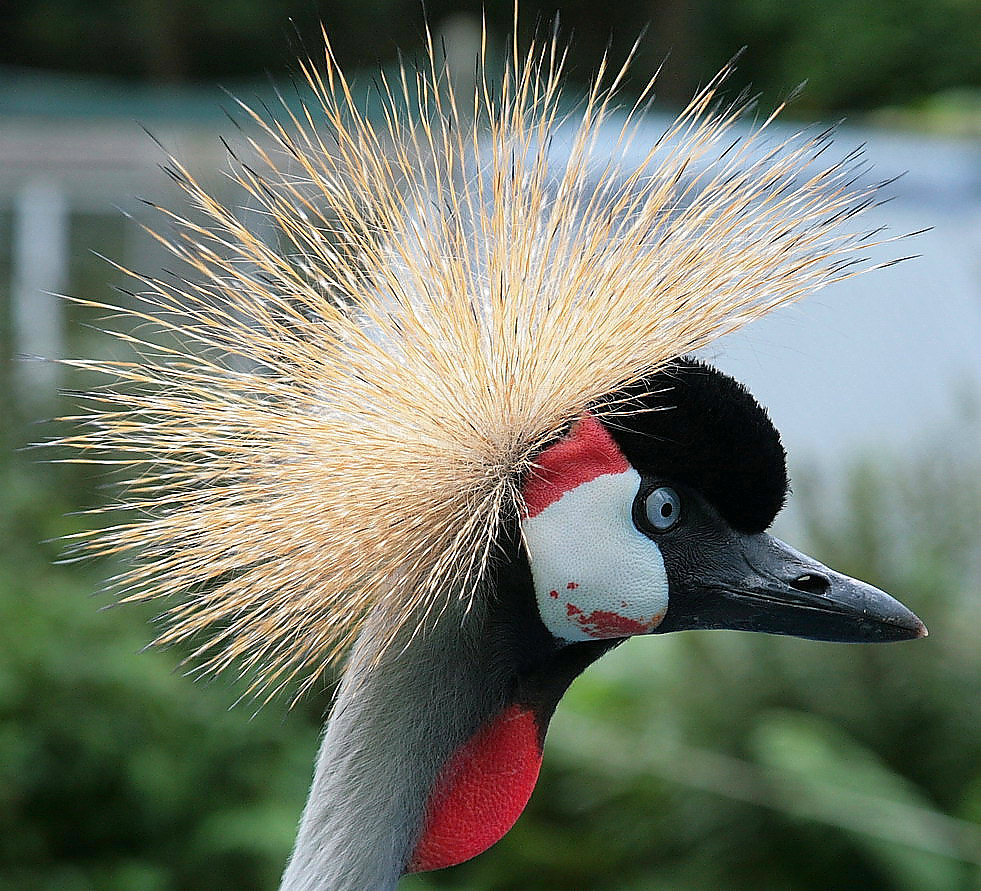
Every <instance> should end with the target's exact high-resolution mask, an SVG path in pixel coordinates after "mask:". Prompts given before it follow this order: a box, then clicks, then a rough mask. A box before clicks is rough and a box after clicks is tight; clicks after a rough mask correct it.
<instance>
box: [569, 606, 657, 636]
mask: <svg viewBox="0 0 981 891" xmlns="http://www.w3.org/2000/svg"><path fill="white" fill-rule="evenodd" d="M623 606H626V603H623ZM565 613H566V615H567V616H568V617H569V618H570V619H571V620H572V621H573V622H575V623H576V624H577V625H578V626H579V627H580V628H581V629H582V630H583V631H584V632H585V633H586V634H588V635H589V636H590V637H597V638H610V637H629V636H630V635H632V634H647V633H648V632H650V631H653V630H654V629H655V628H657V626H658V625H660V624H661V620H662V619H663V618H664V616H663V614H662V613H658V614H656V615H654V616H652V617H651V619H650V621H641V620H638V619H631V618H630V617H629V616H621V615H620V614H619V613H616V612H614V611H613V610H605V609H594V610H592V611H591V612H590V613H589V615H587V614H586V613H584V612H583V611H582V609H580V608H579V607H578V606H576V605H575V604H574V603H567V604H566V605H565Z"/></svg>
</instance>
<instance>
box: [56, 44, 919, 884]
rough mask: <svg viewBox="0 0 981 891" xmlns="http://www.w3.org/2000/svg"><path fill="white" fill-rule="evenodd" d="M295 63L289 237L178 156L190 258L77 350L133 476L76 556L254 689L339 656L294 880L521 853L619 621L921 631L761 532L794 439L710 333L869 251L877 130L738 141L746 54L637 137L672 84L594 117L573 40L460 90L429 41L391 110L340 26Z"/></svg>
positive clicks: (609, 78)
mask: <svg viewBox="0 0 981 891" xmlns="http://www.w3.org/2000/svg"><path fill="white" fill-rule="evenodd" d="M302 67H303V71H304V74H305V77H306V79H307V82H308V85H309V87H310V90H311V93H312V96H313V99H312V100H309V101H307V102H306V103H305V104H304V106H303V108H301V109H300V110H299V111H297V110H296V109H295V108H291V107H290V106H289V105H287V104H286V103H284V105H283V108H282V110H281V118H282V122H279V121H277V120H276V119H275V118H272V117H270V116H269V115H268V114H267V113H259V112H256V111H254V110H252V109H251V108H249V107H248V106H246V105H242V109H243V113H244V115H245V117H246V121H247V126H246V127H243V138H242V140H241V142H240V144H239V145H238V146H237V147H236V148H235V149H234V154H232V156H231V160H230V174H231V175H232V177H233V178H234V179H235V180H236V181H237V182H238V184H239V186H240V187H241V188H242V190H243V191H244V193H245V196H246V203H247V204H248V205H250V206H251V210H252V212H253V213H254V211H256V210H257V209H258V210H259V211H261V213H262V214H264V216H265V219H266V221H267V225H266V226H265V228H264V230H263V231H264V235H263V237H259V236H258V235H257V234H256V233H255V232H254V231H253V230H252V229H251V228H250V226H249V225H247V222H246V221H245V220H244V219H243V218H242V215H241V214H240V213H239V212H238V211H237V207H238V206H239V205H240V204H241V203H242V202H241V201H240V200H236V201H235V202H234V203H232V204H230V205H225V204H223V203H222V202H221V201H219V200H217V199H216V198H215V197H213V196H212V195H211V194H209V192H207V191H206V190H205V189H204V188H203V187H202V186H201V185H199V184H198V182H197V181H196V180H195V179H194V178H193V177H192V176H191V174H190V173H189V172H188V171H187V170H186V169H185V168H184V167H183V166H182V165H181V164H180V163H179V162H178V161H176V160H174V159H171V162H170V168H169V172H170V173H171V175H172V177H173V178H174V180H175V181H176V182H177V183H178V185H179V186H180V187H181V188H182V189H183V191H184V192H185V193H186V195H187V197H188V198H189V201H190V205H191V208H192V209H191V210H188V211H186V212H184V213H176V212H173V211H163V212H164V213H165V214H166V215H167V218H168V219H169V221H170V224H171V228H172V231H171V233H170V234H166V235H160V236H159V238H160V240H161V242H162V243H163V244H165V245H166V246H167V248H168V249H169V250H170V251H171V252H172V253H173V255H174V256H175V257H176V258H177V260H179V261H181V263H182V264H183V266H182V269H180V270H178V273H177V274H173V275H168V276H166V277H153V276H146V275H140V274H137V273H133V272H130V273H128V274H129V275H132V276H133V278H134V279H135V282H136V285H135V286H134V288H133V290H132V294H131V297H130V299H129V300H128V301H126V302H125V303H123V304H122V305H121V306H120V307H113V309H115V310H117V311H119V312H121V313H122V315H123V317H124V318H125V317H129V318H130V319H131V320H132V322H134V323H138V324H134V325H130V326H128V327H124V328H123V329H121V330H120V331H119V332H118V336H119V337H120V338H121V339H123V340H124V341H126V342H128V343H131V344H135V346H136V347H137V349H138V353H139V355H138V356H137V358H136V359H135V360H133V361H124V360H105V361H100V362H88V361H86V362H79V363H78V364H80V365H82V366H83V367H85V368H87V369H95V370H98V371H101V372H103V373H105V374H106V375H108V376H109V377H110V379H111V382H110V383H109V385H107V386H106V387H104V388H102V389H98V390H96V391H94V392H93V393H91V394H90V398H91V399H93V400H95V402H96V403H97V404H96V406H95V407H94V408H93V409H92V410H91V411H90V412H89V413H88V414H87V415H86V416H84V417H82V418H81V419H80V420H79V419H76V420H77V421H78V422H79V423H80V424H81V425H82V426H81V428H80V429H79V431H78V432H77V433H76V434H75V435H73V436H70V437H68V438H67V439H66V440H63V443H65V444H67V445H69V446H71V447H73V448H75V449H76V450H77V451H78V452H79V453H80V454H79V459H81V460H94V461H99V460H104V457H103V455H104V454H105V453H108V454H109V458H108V460H110V461H112V462H114V463H116V464H120V463H121V464H122V465H123V466H124V467H129V468H130V472H129V475H128V477H127V483H126V486H125V488H124V489H123V490H122V491H123V493H124V496H125V497H124V498H123V499H122V503H121V504H118V505H113V508H123V509H128V510H131V511H133V512H134V516H133V519H132V520H131V521H128V522H122V523H117V524H115V525H113V526H111V527H109V528H108V529H103V530H99V531H96V532H94V533H93V534H92V537H91V538H90V539H89V540H87V541H86V542H83V544H82V547H83V549H90V550H93V551H97V552H104V553H106V552H108V553H114V554H117V555H121V556H124V557H125V556H127V555H129V554H133V555H137V554H138V555H139V556H140V558H141V559H139V560H138V561H133V562H132V563H131V564H130V565H129V566H128V568H126V569H125V570H124V571H123V574H122V575H121V576H120V577H119V579H118V583H119V585H120V588H121V590H122V592H123V594H122V597H123V599H124V600H134V599H148V598H153V599H156V598H168V601H167V602H168V604H169V606H168V608H167V611H166V614H165V618H166V620H167V621H166V625H165V628H164V630H163V631H162V632H161V634H160V635H159V638H158V640H159V642H160V643H164V644H166V643H171V642H175V641H183V642H186V643H190V644H191V649H192V651H193V652H192V654H191V656H190V657H189V658H191V660H192V661H193V663H194V664H195V665H196V666H197V667H198V669H199V670H201V671H218V670H221V669H225V668H228V667H231V666H235V669H236V670H237V671H239V672H241V673H242V674H244V675H245V676H247V677H250V678H251V679H252V690H253V691H254V692H255V693H257V694H259V695H263V696H271V695H273V694H275V693H276V692H277V691H279V690H280V689H282V688H284V687H287V686H292V687H293V688H296V689H298V690H299V692H301V693H302V692H303V690H305V689H307V688H308V687H309V686H311V685H312V684H314V683H316V682H317V679H318V678H321V677H322V676H323V674H324V671H325V670H326V669H328V668H329V667H330V666H331V665H334V664H338V663H340V662H341V660H342V659H343V660H344V661H343V665H344V668H343V675H342V679H341V682H340V686H339V690H338V693H337V696H336V700H335V703H334V706H333V709H332V712H331V715H330V718H329V721H328V723H327V728H326V732H325V735H324V739H323V744H322V748H321V751H320V754H319V757H318V760H317V766H316V773H315V776H314V780H313V786H312V789H311V791H310V796H309V799H308V802H307V806H306V809H305V811H304V813H303V817H302V820H301V823H300V829H299V834H298V837H297V841H296V846H295V848H294V851H293V854H292V857H291V859H290V861H289V864H288V866H287V868H286V872H285V875H284V877H283V884H282V887H283V888H284V889H287V891H301V889H302V891H314V889H318V891H336V889H386V888H393V887H394V886H395V885H396V883H397V882H398V879H399V877H400V876H401V875H402V874H404V873H406V872H412V871H421V870H428V869H437V868H440V867H444V866H448V865H451V864H454V863H458V862H461V861H462V860H465V859H467V858H469V857H472V856H474V855H476V854H478V853H480V852H481V851H482V850H484V849H485V848H487V847H488V846H489V845H491V844H493V843H494V842H495V841H496V840H497V839H499V838H500V837H501V836H502V835H503V834H504V833H505V832H507V830H508V829H509V828H510V826H511V825H512V824H513V823H514V821H515V820H516V819H517V817H518V815H519V814H520V812H521V810H522V808H523V807H524V805H525V803H526V802H527V800H528V797H529V796H530V794H531V791H532V788H533V786H534V784H535V780H536V778H537V775H538V770H539V765H540V762H541V758H542V747H543V743H544V739H545V733H546V729H547V727H548V723H549V719H550V717H551V715H552V713H553V710H554V709H555V707H556V704H557V703H558V700H559V699H560V698H561V696H562V694H563V693H564V691H565V690H566V688H567V687H568V685H569V684H570V682H571V681H572V680H573V679H574V678H575V677H576V676H577V675H578V674H579V673H580V672H581V671H583V670H584V669H585V668H586V667H587V666H588V665H589V664H590V663H592V662H593V661H594V660H596V659H598V658H599V657H600V656H602V655H603V654H604V653H606V652H608V651H609V650H611V649H612V648H613V647H616V646H618V645H619V644H621V643H622V642H623V641H624V640H626V639H627V638H628V637H632V636H636V635H657V634H663V633H667V632H670V631H681V630H685V629H695V628H730V629H739V630H744V631H764V632H770V633H776V634H787V635H796V636H801V637H810V638H816V639H820V640H835V641H856V642H863V641H891V640H904V639H909V638H915V637H920V636H923V635H925V634H926V630H925V628H924V626H923V625H922V623H921V622H920V621H919V620H918V619H917V618H916V617H915V616H914V615H913V614H912V613H911V612H909V610H907V609H906V608H905V607H903V606H902V605H901V604H899V603H898V602H897V601H895V600H893V599H892V598H891V597H889V596H888V595H886V594H884V593H883V592H881V591H878V590H876V589H875V588H872V587H871V586H869V585H866V584H863V583H862V582H859V581H856V580H854V579H850V578H848V577H846V576H843V575H841V574H839V573H836V572H834V571H833V570H831V569H829V568H827V567H825V566H823V565H821V564H820V563H818V562H817V561H816V560H814V559H812V558H810V557H807V556H805V555H804V554H801V553H799V552H797V551H795V550H794V549H793V548H791V547H789V546H788V545H786V544H784V543H782V542H780V541H778V540H777V539H775V538H772V537H770V536H769V535H767V533H766V531H765V530H766V529H767V528H768V527H769V525H770V523H771V521H772V520H773V518H774V516H775V515H776V513H777V512H778V511H779V509H780V508H781V506H782V504H783V502H784V499H785V496H786V492H787V474H786V470H785V465H784V453H783V449H782V446H781V444H780V439H779V436H778V434H777V432H776V430H775V429H774V427H773V425H772V424H771V423H770V421H769V419H768V417H767V415H766V413H765V411H764V410H763V409H762V408H761V407H760V406H759V405H758V404H757V403H756V401H755V400H754V399H753V397H752V396H751V395H750V394H749V393H748V392H747V391H746V390H745V389H744V388H743V387H742V386H741V385H740V384H738V383H736V382H735V381H733V380H732V379H731V378H729V377H727V376H725V375H724V374H722V373H720V372H718V371H716V370H714V369H712V368H711V367H709V366H707V365H705V364H702V363H701V362H699V361H697V360H694V359H691V358H687V356H689V354H691V353H692V352H693V351H695V350H698V349H699V348H702V347H704V346H705V345H706V344H708V343H710V342H712V341H713V340H714V339H715V338H717V337H719V336H720V335H723V334H726V333H729V332H731V331H734V330H736V329H738V328H740V327H741V326H742V325H744V324H745V323H747V322H749V321H751V320H752V319H755V318H757V317H759V316H761V315H763V314H765V313H766V312H769V311H770V310H771V309H774V308H776V307H778V306H781V305H783V304H786V303H788V302H789V301H792V300H794V299H796V298H797V297H799V296H801V295H802V294H803V293H805V292H807V291H810V290H814V289H815V288H817V287H820V286H822V285H824V284H827V283H828V282H831V281H835V280H837V279H840V278H843V277H846V276H848V275H852V274H854V273H855V272H856V271H859V270H860V269H861V268H862V263H863V261H862V258H861V253H860V252H861V251H863V250H864V249H865V248H867V247H868V246H869V244H870V243H871V239H872V238H873V237H874V236H873V234H872V233H867V232H863V231H862V229H861V228H860V227H859V228H857V229H856V228H855V226H854V225H853V224H854V223H855V222H856V220H857V218H858V215H859V214H860V213H861V211H862V210H863V209H865V208H866V207H867V206H869V204H870V203H872V202H873V201H874V198H875V186H874V185H862V183H863V182H864V178H863V177H862V176H861V175H860V172H857V171H856V165H857V164H859V163H860V162H859V161H858V159H857V158H856V157H855V156H852V155H849V156H847V157H845V158H844V159H843V160H842V161H840V162H836V163H828V162H823V161H821V160H820V156H821V155H822V152H823V150H824V148H825V147H826V146H827V143H828V139H829V136H828V134H827V133H817V134H813V135H810V136H808V135H807V134H804V135H802V136H799V137H796V138H792V139H790V140H783V141H781V140H771V138H770V135H769V131H770V121H771V120H772V118H770V119H766V120H764V121H763V122H762V123H761V124H759V125H758V126H756V128H755V129H752V130H745V131H743V130H739V129H738V128H739V125H738V124H737V121H738V118H739V117H740V114H741V113H742V112H743V111H744V110H745V107H744V103H742V102H740V101H736V102H735V103H732V104H726V103H723V102H720V101H719V99H718V95H717V94H718V89H719V86H720V84H721V83H722V81H723V80H724V79H725V77H726V75H727V73H728V71H727V70H725V71H723V72H722V73H721V74H720V75H719V76H718V77H716V78H715V79H713V80H712V81H711V82H710V83H709V84H708V85H707V86H706V87H705V88H704V89H702V90H700V91H699V92H698V94H697V95H696V96H695V98H694V99H693V100H692V102H691V103H690V105H689V106H688V107H687V108H686V109H685V110H684V111H683V112H682V113H681V115H680V116H679V117H678V118H677V120H676V121H675V122H674V123H673V124H671V125H670V126H669V127H668V128H667V130H666V131H665V132H664V133H663V134H661V135H660V136H658V137H657V138H653V139H648V140H647V141H646V142H644V134H645V133H646V131H645V130H644V127H643V120H642V115H641V112H642V110H643V108H642V106H643V105H644V104H645V103H646V101H647V98H648V96H649V94H650V91H651V90H652V88H653V82H652V83H651V84H649V85H648V87H647V89H646V90H645V91H644V93H643V95H642V96H641V98H640V100H638V103H637V104H636V105H635V106H634V107H633V109H632V110H628V111H626V112H619V113H618V112H616V111H615V109H614V102H615V98H614V97H615V93H616V89H617V86H618V84H619V83H620V81H621V79H622V77H623V74H624V72H623V71H622V70H621V71H619V72H616V71H614V72H608V71H606V70H605V65H604V66H601V70H600V72H599V74H598V76H597V79H596V82H595V84H594V86H593V87H592V88H591V90H590V91H589V92H588V94H587V97H586V98H585V100H584V101H583V102H582V103H581V105H580V107H579V108H578V110H577V111H576V112H575V113H574V114H569V113H568V112H567V106H565V105H564V104H563V102H562V100H561V96H560V89H559V87H560V82H561V76H562V67H563V54H562V52H561V49H560V47H559V46H558V45H557V44H556V42H555V40H554V39H553V40H552V41H546V42H545V44H544V45H543V46H532V47H531V48H530V50H529V51H528V52H527V53H525V54H523V55H522V54H520V53H519V52H518V48H517V46H515V47H514V48H513V52H512V54H511V62H510V63H509V66H508V69H507V71H506V73H505V75H504V76H503V78H502V79H501V80H500V82H498V83H497V84H496V85H493V86H492V85H491V84H489V83H488V78H487V77H486V76H483V77H480V78H478V83H477V85H476V88H475V90H474V93H473V95H472V96H468V97H467V100H466V101H465V102H460V101H458V99H457V96H456V95H455V94H454V92H453V87H452V83H451V81H450V80H449V79H447V78H445V77H444V76H443V72H442V71H441V69H440V66H439V65H438V64H437V62H436V53H435V52H434V51H433V48H432V46H430V54H429V64H428V67H427V66H426V65H423V66H420V67H418V68H415V69H412V70H408V69H405V70H403V71H402V72H401V74H400V75H398V76H397V77H396V78H394V79H387V78H385V77H382V78H380V80H379V81H378V82H377V84H376V86H377V92H378V98H380V100H381V112H380V114H378V115H377V116H374V117H372V118H368V117H367V116H366V115H365V113H364V112H363V111H362V110H361V107H360V105H359V103H358V101H357V100H356V99H355V98H354V97H355V93H354V91H353V89H352V87H351V86H350V85H349V83H348V81H347V80H346V79H345V77H344V75H343V73H342V72H341V71H339V70H338V68H337V66H336V64H335V62H334V60H333V57H332V55H331V52H330V49H329V47H328V50H327V52H326V54H325V60H324V63H323V64H322V65H321V66H319V67H318V66H316V65H314V64H310V63H306V64H302ZM480 69H481V70H483V59H481V64H480ZM463 108H466V109H467V111H466V112H464V111H462V110H461V109H463ZM250 128H251V129H250ZM611 133H612V134H613V135H612V138H610V134H611ZM642 143H643V144H642ZM82 302H87V301H82ZM147 324H150V325H151V326H152V327H155V328H156V329H157V331H158V335H156V336H150V335H147V334H144V333H143V332H145V331H146V326H147ZM650 645H651V646H655V645H656V644H653V643H652V644H650ZM297 681H299V683H297ZM297 695H299V694H297Z"/></svg>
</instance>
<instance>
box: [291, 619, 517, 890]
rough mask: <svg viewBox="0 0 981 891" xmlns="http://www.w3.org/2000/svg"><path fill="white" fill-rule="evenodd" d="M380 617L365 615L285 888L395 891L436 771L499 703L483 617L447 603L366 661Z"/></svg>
mask: <svg viewBox="0 0 981 891" xmlns="http://www.w3.org/2000/svg"><path fill="white" fill-rule="evenodd" d="M454 609H456V610H458V612H459V614H457V615H454V614H452V613H453V611H454ZM382 625H383V623H382V622H381V621H380V620H377V619H376V621H374V622H369V625H368V628H367V630H366V631H365V632H364V634H363V635H362V637H361V638H360V639H359V641H358V643H357V644H356V646H355V649H354V652H353V653H352V656H351V659H350V660H349V663H348V667H347V670H346V671H345V675H344V679H343V681H342V683H341V686H340V689H339V691H338V695H337V699H336V701H335V703H334V707H333V709H332V712H331V716H330V719H329V721H328V724H327V728H326V731H325V733H324V738H323V743H322V744H321V747H320V753H319V755H318V757H317V765H316V770H315V773H314V778H313V785H312V787H311V789H310V795H309V798H308V799H307V803H306V807H305V808H304V811H303V816H302V818H301V820H300V828H299V833H298V835H297V839H296V844H295V846H294V849H293V854H292V856H291V857H290V861H289V864H288V865H287V867H286V872H285V874H284V875H283V880H282V884H281V886H280V888H281V891H348V889H350V891H365V889H369V888H370V889H372V891H385V889H392V888H394V887H395V886H396V884H397V882H398V880H399V876H400V875H401V874H402V870H403V868H404V865H405V863H406V861H407V860H408V858H409V857H410V856H411V854H412V850H413V848H414V845H415V843H416V840H417V838H418V834H419V831H420V829H421V825H422V819H423V816H424V813H425V807H426V801H427V798H428V796H429V794H430V792H431V790H432V788H433V784H434V782H435V779H436V776H437V774H438V772H439V770H440V768H441V767H442V765H443V764H444V763H445V761H446V759H447V758H448V757H449V756H450V755H451V754H452V753H453V752H454V751H455V750H456V749H457V748H458V747H459V746H460V745H461V744H462V743H463V742H464V741H465V740H466V739H468V738H469V737H470V736H471V735H472V734H473V732H474V731H475V730H476V728H477V727H479V726H480V724H482V723H483V722H484V721H485V720H487V719H488V717H489V716H490V715H491V714H493V713H495V712H496V711H498V710H500V708H501V707H502V705H503V699H504V696H505V690H506V687H507V680H506V679H505V678H503V677H501V678H499V679H495V678H493V674H494V670H493V669H492V668H491V667H490V666H489V665H488V661H489V657H490V654H488V653H487V652H485V649H486V647H485V644H484V641H486V635H485V634H484V633H483V625H484V617H483V616H481V615H476V614H475V613H474V612H471V614H470V615H466V616H465V615H463V614H462V610H460V609H459V607H454V606H451V608H450V609H447V611H446V612H445V613H444V614H443V616H442V617H441V618H440V620H439V622H438V623H437V624H436V627H435V628H434V629H432V630H430V631H429V632H428V633H426V634H419V635H417V636H416V637H415V638H414V639H411V640H409V639H408V635H405V637H406V641H396V642H395V643H394V644H393V645H390V646H389V647H388V648H387V649H386V650H385V651H384V653H383V655H382V656H381V657H380V659H379V660H378V661H377V662H375V664H374V665H372V667H370V668H367V666H369V665H371V663H372V662H373V660H375V658H376V657H377V654H378V650H379V644H380V640H381V634H380V633H379V632H380V631H381V626H382ZM495 680H496V682H495Z"/></svg>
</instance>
